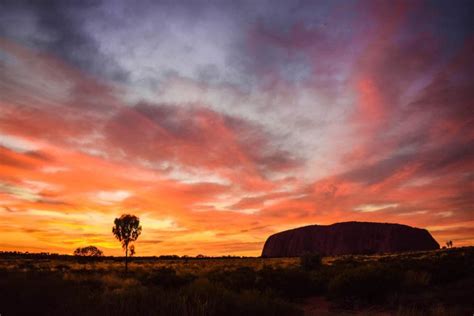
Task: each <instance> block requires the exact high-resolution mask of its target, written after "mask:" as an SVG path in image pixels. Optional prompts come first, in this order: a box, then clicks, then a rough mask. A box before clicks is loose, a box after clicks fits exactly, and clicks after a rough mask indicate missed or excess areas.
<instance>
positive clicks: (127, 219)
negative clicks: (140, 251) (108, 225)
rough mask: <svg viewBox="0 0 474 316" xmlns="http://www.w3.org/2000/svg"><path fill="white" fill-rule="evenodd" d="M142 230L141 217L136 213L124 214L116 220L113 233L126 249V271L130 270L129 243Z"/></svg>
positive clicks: (135, 238)
mask: <svg viewBox="0 0 474 316" xmlns="http://www.w3.org/2000/svg"><path fill="white" fill-rule="evenodd" d="M141 232H142V227H141V226H140V219H139V218H138V217H136V216H135V215H130V214H123V215H122V216H120V217H119V218H116V219H115V221H114V227H113V228H112V233H113V234H114V236H115V238H117V239H118V240H119V241H120V242H121V243H122V248H123V249H124V250H125V273H127V271H128V249H129V245H130V244H131V243H133V242H134V241H135V240H137V238H138V236H140V234H141ZM131 246H133V245H131ZM133 253H135V247H133Z"/></svg>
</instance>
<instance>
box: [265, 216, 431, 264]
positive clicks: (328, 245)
mask: <svg viewBox="0 0 474 316" xmlns="http://www.w3.org/2000/svg"><path fill="white" fill-rule="evenodd" d="M434 249H439V244H438V243H437V242H436V241H435V240H434V238H433V237H432V236H431V234H430V233H429V232H428V231H427V230H426V229H420V228H414V227H410V226H407V225H401V224H388V223H370V222H344V223H336V224H332V225H311V226H305V227H300V228H295V229H291V230H287V231H283V232H280V233H276V234H274V235H272V236H270V237H269V238H268V239H267V241H266V242H265V245H264V246H263V251H262V257H296V256H300V255H302V254H303V253H304V252H316V253H320V254H322V255H329V256H330V255H343V254H374V253H391V252H403V251H416V250H434Z"/></svg>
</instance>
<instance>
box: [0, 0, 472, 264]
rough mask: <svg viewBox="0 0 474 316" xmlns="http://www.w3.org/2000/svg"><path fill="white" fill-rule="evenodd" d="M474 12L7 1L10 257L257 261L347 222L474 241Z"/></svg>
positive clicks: (4, 73) (461, 8) (4, 202)
mask: <svg viewBox="0 0 474 316" xmlns="http://www.w3.org/2000/svg"><path fill="white" fill-rule="evenodd" d="M472 21H474V5H473V2H472V1H461V0H456V1H417V0H415V1H270V0H269V1H263V0H258V1H224V0H223V1H189V2H188V1H125V0H123V1H16V0H15V1H13V0H12V1H9V0H6V1H1V3H0V250H8V251H10V250H18V251H30V252H42V251H45V252H55V253H69V254H72V252H73V251H74V249H75V248H77V247H82V246H87V245H95V246H97V247H99V248H100V249H102V250H103V251H104V253H105V254H106V255H120V254H122V250H121V246H120V243H119V242H118V241H117V240H115V239H114V237H113V235H112V225H113V221H114V219H115V218H116V217H119V216H120V215H121V214H123V213H130V214H135V215H137V216H139V218H140V220H141V223H142V227H143V231H142V234H141V236H140V237H139V239H138V241H137V242H136V251H137V255H163V254H177V255H197V254H204V255H243V256H258V255H260V253H261V249H262V246H263V243H264V242H265V239H266V238H267V237H268V236H269V235H271V234H273V233H276V232H279V231H282V230H286V229H290V228H295V227H299V226H304V225H310V224H321V225H325V224H332V223H335V222H343V221H374V222H390V223H401V224H406V225H410V226H415V227H421V228H426V229H428V230H429V231H430V232H431V233H432V235H433V236H434V238H435V239H436V240H437V241H438V242H439V243H440V244H441V245H443V244H445V242H446V241H448V240H452V241H453V243H454V246H467V245H474V128H473V126H474V111H473V109H474V104H473V100H474V89H473V88H474V87H473V83H474V58H473V56H474V54H473V53H474V36H473V35H474V27H473V23H472Z"/></svg>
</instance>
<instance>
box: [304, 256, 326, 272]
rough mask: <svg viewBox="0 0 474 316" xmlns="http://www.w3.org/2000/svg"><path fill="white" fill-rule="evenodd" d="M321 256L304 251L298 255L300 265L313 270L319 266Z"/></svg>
mask: <svg viewBox="0 0 474 316" xmlns="http://www.w3.org/2000/svg"><path fill="white" fill-rule="evenodd" d="M321 263H322V258H321V255H320V254H318V253H311V252H305V253H304V254H303V255H302V256H301V257H300V265H301V267H302V268H303V269H305V270H315V269H319V268H320V267H321Z"/></svg>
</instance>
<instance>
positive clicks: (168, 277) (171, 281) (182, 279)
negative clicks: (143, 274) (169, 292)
mask: <svg viewBox="0 0 474 316" xmlns="http://www.w3.org/2000/svg"><path fill="white" fill-rule="evenodd" d="M194 279H195V277H194V276H192V275H183V276H180V275H177V274H176V271H175V270H174V269H172V268H159V269H156V270H154V271H153V272H152V274H151V275H150V276H149V277H148V279H147V280H146V284H149V285H156V286H160V287H163V288H167V289H169V288H179V287H182V286H184V285H186V284H189V283H191V282H192V281H193V280H194Z"/></svg>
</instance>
